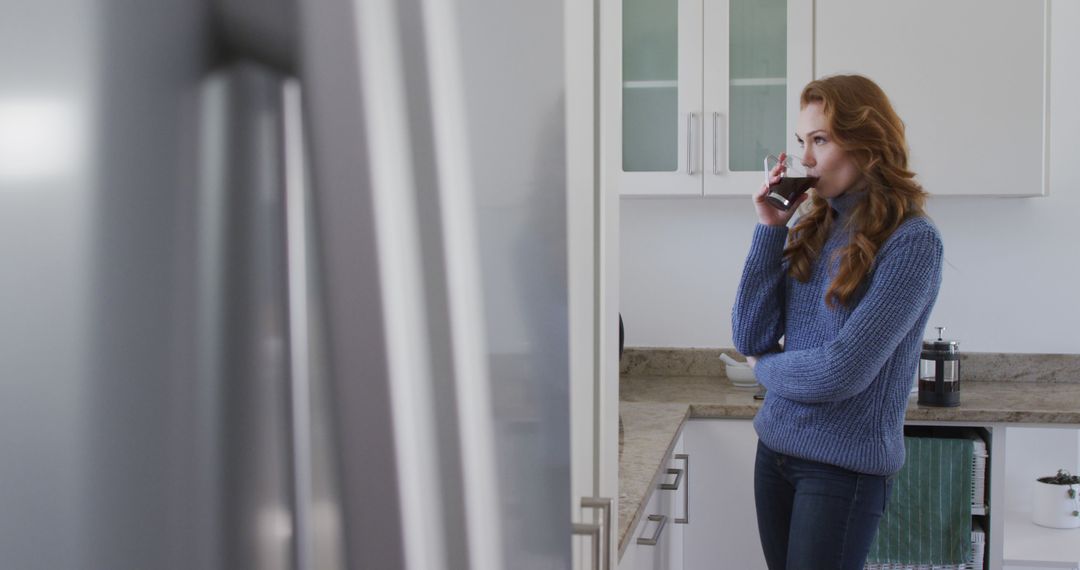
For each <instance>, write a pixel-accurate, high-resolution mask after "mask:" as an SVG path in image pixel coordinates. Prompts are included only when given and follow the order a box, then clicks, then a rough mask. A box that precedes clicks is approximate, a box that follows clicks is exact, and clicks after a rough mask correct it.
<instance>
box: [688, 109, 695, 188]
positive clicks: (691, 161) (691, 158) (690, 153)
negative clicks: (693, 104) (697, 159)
mask: <svg viewBox="0 0 1080 570" xmlns="http://www.w3.org/2000/svg"><path fill="white" fill-rule="evenodd" d="M696 114H697V113H688V114H687V115H686V173H687V174H689V175H690V176H693V175H694V152H693V148H694V118H695V115H696Z"/></svg>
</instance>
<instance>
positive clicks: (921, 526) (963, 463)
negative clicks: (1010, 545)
mask: <svg viewBox="0 0 1080 570" xmlns="http://www.w3.org/2000/svg"><path fill="white" fill-rule="evenodd" d="M904 447H905V449H906V451H907V459H906V461H905V462H904V467H903V468H902V469H901V470H900V473H899V474H897V476H896V480H895V481H894V482H893V489H892V497H891V498H890V499H889V506H888V508H886V509H885V515H884V516H883V517H882V519H881V524H880V525H879V526H878V534H877V537H876V538H875V539H874V543H873V544H872V545H871V546H870V555H869V556H868V557H867V559H866V561H867V563H868V564H926V565H953V564H963V563H964V562H966V561H967V559H968V557H969V555H970V554H971V485H972V481H971V461H972V452H973V450H974V442H973V441H972V440H970V439H945V438H937V437H905V438H904Z"/></svg>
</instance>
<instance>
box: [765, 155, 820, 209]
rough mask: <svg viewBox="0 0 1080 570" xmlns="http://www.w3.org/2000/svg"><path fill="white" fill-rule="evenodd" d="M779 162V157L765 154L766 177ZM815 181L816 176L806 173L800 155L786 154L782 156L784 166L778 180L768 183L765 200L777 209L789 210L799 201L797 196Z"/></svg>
mask: <svg viewBox="0 0 1080 570" xmlns="http://www.w3.org/2000/svg"><path fill="white" fill-rule="evenodd" d="M779 163H780V158H779V157H776V156H773V155H771V154H770V155H769V156H766V157H765V176H766V177H768V176H769V173H770V172H772V170H773V169H774V168H776V165H777V164H779ZM817 183H818V179H817V177H815V176H808V175H807V173H806V167H805V166H803V164H802V158H801V157H798V156H795V155H789V156H786V157H784V168H782V169H781V170H780V181H779V182H777V183H776V184H769V193H768V194H767V195H766V196H765V201H766V202H768V203H769V205H770V206H772V207H774V208H776V209H778V210H784V211H787V210H790V209H791V207H792V206H794V205H795V202H798V201H799V196H802V195H803V194H804V193H806V191H807V190H809V189H811V188H813V187H814V186H816V185H817Z"/></svg>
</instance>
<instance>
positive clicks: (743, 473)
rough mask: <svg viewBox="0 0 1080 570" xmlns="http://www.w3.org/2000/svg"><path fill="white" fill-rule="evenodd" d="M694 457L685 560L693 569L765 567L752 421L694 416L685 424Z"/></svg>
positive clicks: (687, 443)
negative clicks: (755, 491)
mask: <svg viewBox="0 0 1080 570" xmlns="http://www.w3.org/2000/svg"><path fill="white" fill-rule="evenodd" d="M683 437H684V439H685V448H686V453H687V454H688V455H690V457H691V461H692V462H693V477H691V478H690V485H689V487H688V489H689V492H690V508H691V513H690V524H688V525H686V527H685V529H684V531H683V532H684V535H683V564H684V567H685V568H687V569H691V568H715V567H717V564H718V561H723V567H724V568H738V569H740V570H765V569H766V565H765V555H764V554H762V551H761V542H760V540H759V538H758V531H757V514H756V509H755V507H754V458H755V457H756V456H757V441H758V438H757V434H756V433H755V432H754V426H753V423H752V422H751V421H750V420H734V419H732V420H728V419H723V420H718V419H710V420H690V421H687V422H686V427H684V428H683Z"/></svg>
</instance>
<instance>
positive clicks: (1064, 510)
mask: <svg viewBox="0 0 1080 570" xmlns="http://www.w3.org/2000/svg"><path fill="white" fill-rule="evenodd" d="M1070 489H1071V490H1072V491H1073V496H1072V497H1070V496H1069V490H1070ZM1077 511H1080V485H1054V484H1051V483H1043V482H1041V481H1035V487H1034V492H1033V493H1032V501H1031V522H1034V523H1035V524H1037V525H1039V526H1045V527H1050V528H1080V516H1077V515H1075V514H1073V513H1076V512H1077Z"/></svg>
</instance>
